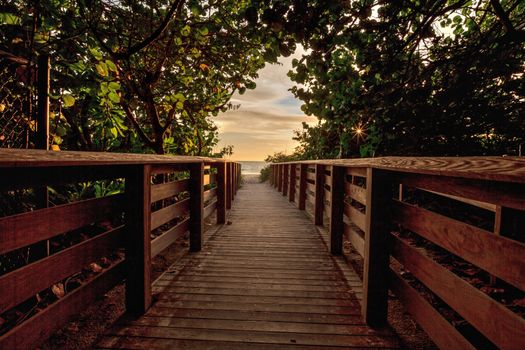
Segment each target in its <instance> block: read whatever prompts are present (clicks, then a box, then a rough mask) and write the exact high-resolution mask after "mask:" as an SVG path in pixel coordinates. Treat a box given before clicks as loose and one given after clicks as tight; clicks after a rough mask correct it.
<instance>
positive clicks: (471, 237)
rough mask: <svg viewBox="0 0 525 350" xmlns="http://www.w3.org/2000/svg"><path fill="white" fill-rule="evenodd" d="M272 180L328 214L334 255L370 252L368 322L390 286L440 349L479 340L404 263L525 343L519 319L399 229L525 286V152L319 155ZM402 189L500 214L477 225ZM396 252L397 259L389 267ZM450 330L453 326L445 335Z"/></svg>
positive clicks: (471, 316) (381, 320)
mask: <svg viewBox="0 0 525 350" xmlns="http://www.w3.org/2000/svg"><path fill="white" fill-rule="evenodd" d="M288 168H290V169H296V171H297V169H299V176H296V177H294V176H290V180H289V181H288V172H287V171H286V169H288ZM313 169H315V172H312V171H313ZM325 171H326V175H325ZM328 172H329V174H328ZM270 178H271V179H272V182H271V184H272V185H273V186H275V187H276V189H277V190H278V192H280V193H286V192H288V193H289V192H290V191H295V193H294V195H293V198H292V196H290V201H291V202H294V203H296V205H297V207H298V209H300V210H305V212H306V213H307V214H308V215H309V216H310V217H311V219H312V221H313V222H314V223H315V224H317V225H323V224H324V222H323V217H328V222H329V226H328V230H327V231H328V236H327V239H328V242H329V247H330V250H331V252H332V253H333V254H341V253H342V250H344V249H342V247H344V246H345V245H351V246H353V248H354V249H355V250H356V251H357V252H358V253H359V254H360V255H361V256H362V257H363V265H364V271H363V298H362V314H363V317H364V319H365V320H366V322H367V323H368V324H369V325H372V326H382V325H384V324H385V323H386V320H387V310H388V309H387V302H388V293H387V291H388V289H391V290H392V291H393V292H394V293H396V294H397V295H398V297H399V300H400V301H401V302H402V303H403V304H404V306H405V307H406V309H407V310H408V311H409V312H410V313H411V314H412V315H413V317H414V318H415V320H416V321H417V322H418V323H419V324H420V325H421V326H422V327H423V329H424V330H425V331H426V332H427V333H428V334H429V336H430V337H431V338H433V339H434V340H435V341H436V344H438V345H439V346H440V347H444V348H455V347H458V348H466V349H469V348H474V347H473V345H472V344H471V343H470V342H469V341H468V339H467V338H464V336H463V335H462V334H461V333H460V332H458V331H457V330H455V329H454V327H453V326H452V325H450V324H449V323H448V321H447V320H446V319H444V318H443V316H441V315H440V314H439V312H437V311H436V310H435V309H434V307H433V306H432V305H431V304H429V303H428V302H427V301H426V300H425V299H424V298H423V297H422V296H421V295H420V294H419V292H418V291H417V290H416V289H414V288H413V287H411V286H410V284H408V283H406V282H404V281H403V278H402V277H401V275H400V274H399V271H398V270H397V269H398V267H396V266H399V265H401V266H404V267H405V269H406V270H408V271H411V272H413V276H414V277H415V278H416V279H417V280H418V281H419V283H421V284H423V285H425V287H426V288H428V289H429V290H430V291H431V292H432V293H435V294H436V295H437V296H438V297H439V298H441V299H442V300H443V301H445V302H446V303H447V304H448V306H449V307H450V308H452V309H453V310H454V311H455V312H457V313H458V314H459V315H461V316H462V317H463V318H464V319H465V320H466V321H468V322H469V323H470V324H471V325H472V326H473V327H474V328H476V329H477V330H478V331H479V332H480V333H482V334H483V335H484V336H485V337H486V338H488V339H489V340H490V341H491V342H492V343H494V344H495V345H496V346H498V347H499V348H502V349H511V348H512V349H518V348H520V349H521V348H525V320H524V319H523V318H522V317H520V316H519V315H518V314H516V313H514V312H512V311H511V310H510V309H509V308H507V307H506V306H505V305H503V304H501V303H499V302H497V301H496V300H494V299H492V298H491V297H490V296H488V295H487V294H485V293H483V292H482V291H480V290H478V289H477V288H476V287H474V286H473V285H471V284H469V283H468V282H467V281H465V280H464V279H462V278H461V277H459V276H457V275H456V274H454V273H453V272H452V271H450V270H448V269H447V268H446V267H443V266H442V265H440V264H439V263H438V262H437V261H434V260H433V259H432V258H431V257H430V256H428V255H426V254H424V253H423V252H422V251H421V250H419V249H417V248H416V247H414V246H413V245H411V244H409V243H408V242H407V241H405V240H403V239H402V238H399V237H398V236H394V235H393V232H394V231H398V230H399V229H401V230H408V231H410V232H412V234H415V235H417V236H418V237H419V238H420V239H423V240H427V241H429V242H432V243H433V244H435V245H437V246H439V247H440V248H442V249H445V250H447V251H449V252H450V253H451V254H454V255H456V256H458V257H460V258H461V259H464V260H466V261H467V262H469V263H471V264H472V265H473V266H474V267H476V268H479V269H481V270H483V271H485V273H486V274H487V276H489V277H490V276H492V277H491V280H492V281H494V280H495V278H499V279H501V280H502V281H504V282H506V283H507V284H510V285H512V286H514V287H515V288H517V289H519V290H520V291H521V292H524V291H525V244H524V243H522V241H521V240H516V239H515V238H516V237H523V230H525V159H523V158H517V157H457V158H446V157H437V158H434V157H417V158H410V157H407V158H405V157H385V158H374V159H345V160H315V161H314V160H312V161H300V162H286V163H274V164H271V175H270ZM325 185H328V186H325ZM286 186H288V188H283V187H286ZM396 189H399V194H396ZM405 191H411V193H416V194H417V193H419V195H424V194H425V193H426V194H427V195H431V196H434V197H435V198H438V199H439V200H440V201H442V202H444V203H449V205H450V206H451V208H454V205H461V206H463V207H468V208H472V209H470V210H472V212H474V213H478V212H479V211H480V210H485V211H486V213H487V215H488V216H490V215H492V217H493V218H494V228H493V229H492V228H490V229H489V228H480V227H475V226H473V225H472V223H471V222H463V221H460V220H461V218H460V217H458V215H455V216H454V215H452V216H450V214H447V213H448V211H444V212H434V211H432V209H424V208H422V207H419V206H417V205H416V206H415V205H414V204H413V203H411V202H407V201H410V200H411V199H410V198H404V195H403V192H405ZM416 197H417V195H416ZM434 200H435V199H434ZM447 201H448V202H447ZM327 203H328V204H327ZM416 204H417V203H416ZM465 210H466V209H465ZM452 214H453V213H452ZM394 225H396V226H394ZM394 227H395V229H394ZM321 231H322V232H326V230H324V229H322V230H321ZM520 235H521V236H520ZM389 242H392V244H393V245H392V246H391V245H390V243H389ZM391 259H394V260H396V261H397V263H398V265H392V266H391V264H390V260H391ZM388 281H390V284H389V283H388ZM457 289H459V290H460V292H459V293H457ZM444 330H446V332H448V333H449V334H448V336H446V337H444V336H443V331H444Z"/></svg>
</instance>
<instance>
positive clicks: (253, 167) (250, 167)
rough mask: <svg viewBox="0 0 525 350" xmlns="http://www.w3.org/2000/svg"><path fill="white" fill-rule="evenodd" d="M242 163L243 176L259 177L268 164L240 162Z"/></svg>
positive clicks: (248, 161)
mask: <svg viewBox="0 0 525 350" xmlns="http://www.w3.org/2000/svg"><path fill="white" fill-rule="evenodd" d="M238 162H239V163H241V172H242V174H243V175H259V174H260V173H261V169H263V168H264V167H265V166H266V165H267V164H268V163H266V162H261V161H250V160H239V161H238Z"/></svg>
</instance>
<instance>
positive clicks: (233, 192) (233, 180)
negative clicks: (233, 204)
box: [230, 162, 237, 201]
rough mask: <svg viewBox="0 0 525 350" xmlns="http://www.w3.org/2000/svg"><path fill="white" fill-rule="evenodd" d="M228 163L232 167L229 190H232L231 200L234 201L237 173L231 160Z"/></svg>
mask: <svg viewBox="0 0 525 350" xmlns="http://www.w3.org/2000/svg"><path fill="white" fill-rule="evenodd" d="M230 165H231V168H232V187H231V190H232V201H234V200H235V194H236V193H237V192H236V187H237V174H236V172H235V163H234V162H232V163H231V164H230Z"/></svg>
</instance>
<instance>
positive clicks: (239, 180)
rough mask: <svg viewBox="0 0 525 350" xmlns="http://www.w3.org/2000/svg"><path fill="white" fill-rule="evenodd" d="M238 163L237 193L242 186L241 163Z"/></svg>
mask: <svg viewBox="0 0 525 350" xmlns="http://www.w3.org/2000/svg"><path fill="white" fill-rule="evenodd" d="M236 165H237V186H235V194H237V191H238V190H239V188H240V187H241V163H236Z"/></svg>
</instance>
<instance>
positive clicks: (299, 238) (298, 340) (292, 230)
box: [98, 184, 397, 350]
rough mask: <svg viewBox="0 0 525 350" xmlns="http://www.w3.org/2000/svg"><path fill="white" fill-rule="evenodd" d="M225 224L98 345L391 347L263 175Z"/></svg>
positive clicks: (231, 349)
mask: <svg viewBox="0 0 525 350" xmlns="http://www.w3.org/2000/svg"><path fill="white" fill-rule="evenodd" d="M229 220H230V221H231V222H232V223H231V225H227V226H224V227H223V228H221V229H220V230H219V231H218V232H217V233H216V234H215V235H214V236H213V237H212V238H210V240H209V241H208V243H207V244H206V246H205V247H204V249H203V251H202V252H200V253H196V254H190V255H189V256H188V257H187V258H186V259H185V260H184V261H183V263H184V265H185V266H184V267H181V265H180V264H177V265H174V266H173V267H172V268H171V269H170V270H169V271H168V272H167V273H166V274H164V275H163V276H162V277H161V278H160V279H159V280H158V281H157V282H156V283H155V284H154V286H153V292H154V293H155V294H156V301H155V302H154V304H153V306H152V307H151V309H150V310H149V311H148V312H147V314H146V315H145V316H143V317H141V318H139V319H137V320H126V321H123V322H120V323H119V324H117V325H115V327H114V328H113V329H111V330H110V331H109V332H108V333H107V334H106V335H104V336H103V337H101V339H100V340H99V343H98V347H99V348H126V349H141V348H147V349H157V348H163V349H194V350H198V349H225V350H235V349H264V350H267V349H268V350H269V349H276V350H277V349H285V350H286V349H319V350H323V349H346V348H352V349H354V348H394V347H395V346H396V344H397V339H396V338H395V337H393V336H392V335H389V334H388V333H387V332H382V331H374V330H371V329H369V328H368V327H367V326H366V325H365V324H364V323H363V322H362V321H361V317H360V308H359V304H358V302H357V300H356V298H355V296H354V294H353V292H352V290H351V289H350V287H349V286H348V284H347V282H346V280H345V279H344V277H343V274H342V273H341V272H340V270H339V269H338V267H337V264H335V263H334V260H333V259H332V257H331V256H330V254H329V253H328V251H327V249H326V246H325V245H324V243H323V241H322V239H321V238H320V236H319V233H318V232H317V230H316V229H315V227H314V226H313V225H312V224H311V222H310V221H309V220H308V219H307V218H306V216H305V215H304V214H303V213H301V212H300V211H299V210H297V209H296V208H294V207H293V206H292V205H291V204H290V203H289V202H288V201H287V200H286V199H285V198H284V197H282V196H280V195H279V194H278V193H277V192H275V191H274V190H272V189H271V188H270V187H269V186H267V185H263V184H246V185H244V186H243V188H241V190H239V192H238V195H237V197H236V198H235V205H234V209H233V210H232V211H231V213H230V217H229Z"/></svg>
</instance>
